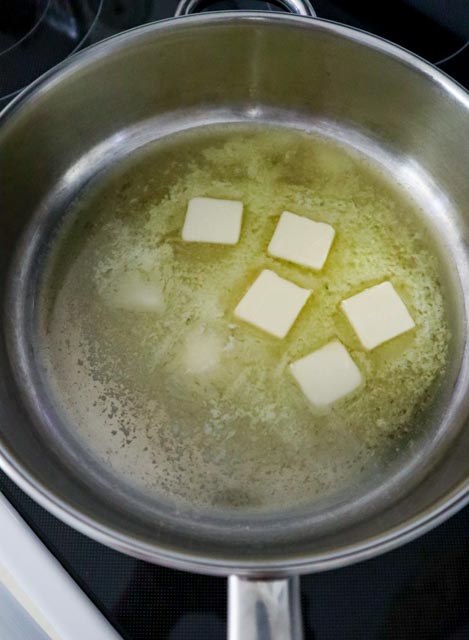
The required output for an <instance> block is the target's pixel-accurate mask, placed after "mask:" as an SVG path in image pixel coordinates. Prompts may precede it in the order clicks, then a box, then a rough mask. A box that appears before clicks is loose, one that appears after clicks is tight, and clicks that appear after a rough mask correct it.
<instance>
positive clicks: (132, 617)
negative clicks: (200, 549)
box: [0, 0, 469, 640]
mask: <svg viewBox="0 0 469 640" xmlns="http://www.w3.org/2000/svg"><path fill="white" fill-rule="evenodd" d="M176 4H177V0H81V1H79V0H77V1H76V2H74V1H72V0H21V1H20V0H5V1H4V0H1V1H0V107H1V106H3V105H5V104H7V102H8V101H9V100H10V99H11V97H12V96H13V95H14V93H15V91H16V90H17V89H19V88H21V87H22V86H24V85H26V84H28V82H30V81H32V80H33V79H34V78H35V77H37V75H39V74H40V73H42V72H43V71H45V70H46V69H47V68H49V67H50V66H53V65H54V64H56V63H57V62H59V61H60V60H61V59H63V58H65V57H67V56H68V55H69V54H70V53H72V52H73V51H74V50H76V49H80V48H83V47H84V46H86V45H87V44H90V43H93V42H97V41H99V40H101V39H102V38H104V37H107V36H108V35H112V34H114V33H118V32H119V31H122V30H125V29H128V28H131V27H134V26H137V25H139V24H143V23H146V22H151V21H153V20H160V19H164V18H169V17H171V16H172V15H173V14H174V10H175V7H176ZM216 4H217V8H225V9H235V8H239V7H242V8H252V9H256V8H265V7H266V3H261V4H259V3H258V2H255V1H252V0H251V1H248V2H241V1H240V0H223V1H222V2H217V3H216ZM312 4H313V6H314V8H315V9H316V12H317V14H318V16H319V17H322V18H328V19H331V20H336V21H338V22H343V23H345V24H349V25H352V26H355V27H359V28H362V29H365V30H367V31H370V32H372V33H375V34H377V35H380V36H383V37H385V38H388V39H389V40H391V41H393V42H396V43H398V44H400V45H402V46H404V47H406V48H408V49H410V50H411V51H414V52H416V53H418V54H419V55H421V56H422V57H423V58H426V59H427V60H429V61H430V62H433V63H437V62H439V61H441V60H445V59H446V58H448V59H447V60H446V61H443V62H440V65H439V66H440V68H441V69H443V70H444V71H445V72H446V73H448V74H449V75H450V76H452V77H453V78H455V79H456V80H457V81H458V82H460V83H461V84H462V85H464V86H466V87H468V88H469V46H468V47H465V48H464V45H465V43H466V42H467V41H468V39H469V1H468V0H381V1H380V2H365V1H364V0H312ZM271 7H272V5H271ZM461 49H462V50H461ZM458 50H461V51H460V52H459V53H457V55H453V54H455V53H456V52H457V51H458ZM0 490H1V491H2V492H3V493H4V494H5V496H6V497H7V498H8V499H9V500H10V501H11V502H12V503H13V505H14V506H15V507H16V509H17V510H18V511H19V512H20V514H21V515H22V516H23V517H24V518H25V520H26V521H27V522H28V523H29V525H30V526H31V527H32V528H33V529H34V531H35V532H36V533H37V534H38V535H39V537H40V538H41V539H42V540H43V542H45V544H46V545H47V546H48V547H49V549H50V550H51V551H52V552H53V553H54V555H55V556H56V557H57V558H58V559H59V561H60V562H61V563H62V564H63V566H64V567H65V568H66V569H67V571H69V573H70V574H71V575H72V577H73V578H74V579H75V580H76V581H77V582H78V583H79V585H80V586H81V587H82V588H83V589H84V591H85V592H86V593H87V594H88V595H89V597H90V598H91V599H92V600H93V601H94V602H95V604H96V605H97V606H98V607H99V608H100V609H101V611H102V612H103V613H104V614H105V615H106V617H107V618H108V619H109V620H110V622H111V623H112V624H113V625H114V626H115V627H116V628H117V629H118V631H119V632H120V633H121V635H122V636H123V638H125V639H126V640H166V639H167V640H214V639H216V640H220V639H223V638H225V637H226V631H225V627H226V613H227V611H226V581H225V580H224V579H221V578H213V577H209V576H199V575H194V574H188V573H183V572H180V571H175V570H171V569H166V568H163V567H159V566H155V565H151V564H148V563H145V562H142V561H137V560H134V559H133V558H130V557H127V556H124V555H122V554H120V553H118V552H116V551H112V550H110V549H108V548H106V547H103V546H102V545H100V544H98V543H97V542H94V541H92V540H90V539H89V538H87V537H85V536H83V535H82V534H80V533H78V532H76V531H74V530H73V529H71V528H70V527H68V526H67V525H65V524H63V523H62V522H60V521H59V520H57V519H56V518H54V517H53V516H51V515H50V514H49V513H48V512H46V511H44V510H43V509H42V508H41V507H39V506H38V505H37V504H35V503H34V502H33V501H32V500H31V499H30V498H28V497H27V496H26V495H25V494H24V493H22V492H21V491H20V490H19V489H18V488H17V487H16V486H15V485H14V484H13V483H12V482H11V481H10V480H9V479H8V478H7V477H6V476H5V475H3V474H1V473H0ZM301 595H302V605H303V617H304V625H305V637H306V638H307V640H313V639H314V640H407V638H409V639H410V638H412V639H413V640H469V507H468V508H466V509H464V510H463V511H461V512H460V513H459V514H457V515H456V516H454V517H453V518H451V519H450V520H449V521H448V522H446V523H445V524H443V525H441V526H439V527H438V528H437V529H435V530H433V531H432V532H430V533H428V534H426V535H425V536H423V537H421V538H420V539H419V540H416V541H414V542H412V543H409V544H407V545H405V546H404V547H401V548H400V549H397V550H395V551H392V552H390V553H387V554H385V555H383V556H380V557H378V558H375V559H372V560H368V561H366V562H362V563H360V564H357V565H354V566H352V567H346V568H343V569H338V570H334V571H329V572H326V573H322V574H315V575H311V576H305V577H303V578H302V579H301ZM2 640H3V639H2ZM4 640H7V639H4ZM25 640H27V638H25ZM84 640H99V639H91V638H90V639H84Z"/></svg>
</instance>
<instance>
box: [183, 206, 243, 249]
mask: <svg viewBox="0 0 469 640" xmlns="http://www.w3.org/2000/svg"><path fill="white" fill-rule="evenodd" d="M242 216H243V203H242V202H238V201H237V200H218V199H216V198H192V200H189V205H188V207H187V213H186V219H185V221H184V227H183V229H182V239H183V240H186V242H213V243H216V244H236V243H237V242H238V240H239V235H240V233H241V219H242Z"/></svg>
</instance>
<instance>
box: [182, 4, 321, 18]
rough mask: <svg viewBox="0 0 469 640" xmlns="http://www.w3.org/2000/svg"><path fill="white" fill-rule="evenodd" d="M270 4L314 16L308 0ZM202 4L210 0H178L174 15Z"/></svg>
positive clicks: (192, 10) (187, 13)
mask: <svg viewBox="0 0 469 640" xmlns="http://www.w3.org/2000/svg"><path fill="white" fill-rule="evenodd" d="M272 4H276V5H278V6H280V7H283V8H284V9H286V10H287V11H289V12H290V13H296V14H298V15H300V16H309V17H310V18H315V17H316V12H315V10H314V9H313V7H312V6H311V4H310V2H309V0H274V1H273V2H272ZM202 5H210V0H179V4H178V5H177V7H176V12H175V14H174V15H175V16H176V17H178V16H188V15H189V14H191V13H197V11H198V10H199V9H200V8H201V7H202Z"/></svg>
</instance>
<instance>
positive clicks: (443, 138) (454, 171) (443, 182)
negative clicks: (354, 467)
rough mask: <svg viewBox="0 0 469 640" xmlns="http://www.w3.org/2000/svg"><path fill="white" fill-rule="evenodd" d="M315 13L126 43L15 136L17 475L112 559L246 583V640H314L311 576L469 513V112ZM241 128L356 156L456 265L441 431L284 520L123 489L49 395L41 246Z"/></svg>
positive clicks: (26, 110)
mask: <svg viewBox="0 0 469 640" xmlns="http://www.w3.org/2000/svg"><path fill="white" fill-rule="evenodd" d="M298 1H299V0H295V1H294V0H289V1H288V2H286V5H287V6H288V7H289V8H290V9H291V10H292V11H295V12H296V13H302V14H303V15H302V16H301V15H286V14H273V13H245V12H230V13H215V14H201V15H198V16H191V17H181V18H176V19H171V20H167V21H164V22H160V23H156V24H150V25H147V26H143V27H141V28H138V29H135V30H132V31H129V32H126V33H123V34H121V35H118V36H116V37H113V38H110V39H108V40H106V41H104V42H102V43H100V44H98V45H97V46H94V47H91V48H89V49H87V50H85V51H84V52H82V53H80V54H78V55H76V56H73V57H72V58H70V59H69V60H67V61H66V62H64V63H63V64H61V65H59V66H58V67H57V68H55V69H54V70H53V71H51V72H50V73H48V74H46V75H45V76H43V77H42V78H40V79H39V80H38V81H36V82H35V83H34V84H33V85H32V86H30V87H29V88H28V89H26V90H25V91H24V92H23V93H22V94H21V95H20V96H19V97H18V98H17V99H16V100H15V101H13V103H11V104H10V105H9V107H8V108H7V109H6V110H5V111H4V112H3V114H2V116H1V120H0V153H1V155H0V192H1V193H0V198H1V199H0V206H1V216H0V247H1V251H0V278H1V284H0V292H1V296H2V306H3V313H4V320H3V323H2V329H1V341H0V465H1V467H2V469H3V470H4V471H5V472H6V473H7V474H8V475H9V476H10V477H11V478H12V479H13V480H14V481H15V482H16V483H17V484H18V485H19V486H20V487H21V488H22V489H23V490H24V491H26V492H27V493H28V494H29V495H31V496H32V497H33V498H34V499H35V500H37V501H38V502H39V503H40V504H41V505H42V506H44V507H45V508H46V509H48V510H49V511H51V512H52V513H53V514H55V515H56V516H58V517H59V518H61V519H62V520H64V521H65V522H67V523H68V524H70V525H71V526H73V527H75V528H77V529H79V530H80V531H82V532H84V533H85V534H87V535H89V536H91V537H93V538H95V539H96V540H98V541H100V542H102V543H104V544H107V545H109V546H111V547H113V548H115V549H118V550H120V551H123V552H125V553H128V554H130V555H133V556H135V557H138V558H143V559H145V560H148V561H151V562H156V563H161V564H166V565H169V566H172V567H177V568H181V569H187V570H191V571H199V572H207V573H213V574H222V575H229V576H231V577H230V595H229V631H230V638H231V639H232V640H234V639H236V638H243V640H249V639H254V638H271V639H273V638H282V639H286V638H289V637H299V636H300V634H301V622H300V620H301V618H300V615H299V600H298V578H297V576H298V575H299V574H301V573H306V572H313V571H321V570H324V569H328V568H331V567H338V566H341V565H345V564H347V563H351V562H356V561H358V560H364V559H366V558H369V557H371V556H373V555H376V554H378V553H382V552H384V551H386V550H389V549H392V548H393V547H395V546H397V545H399V544H402V543H404V542H406V541H408V540H410V539H412V538H414V537H416V536H417V535H420V534H421V533H423V532H424V531H427V530H428V529H429V528H431V527H433V526H435V525H437V524H438V523H440V522H441V521H443V520H444V519H445V518H448V517H449V516H450V515H451V514H453V513H454V512H455V511H456V510H457V509H460V508H461V507H462V506H463V505H464V504H465V503H466V502H467V501H468V497H469V428H468V426H467V422H466V419H467V415H468V409H469V394H468V384H469V344H468V341H467V335H468V317H469V248H468V247H469V244H468V243H469V179H468V177H469V173H468V172H469V96H468V94H467V93H466V92H465V91H464V90H463V89H462V88H461V87H460V86H458V85H457V84H456V83H455V82H453V81H452V80H451V79H449V78H448V77H447V76H445V75H444V74H443V73H441V72H440V71H438V70H437V69H436V68H434V67H432V66H431V65H429V64H427V63H426V62H424V61H423V60H421V59H419V58H418V57H416V56H414V55H412V54H410V53H409V52H407V51H405V50H403V49H400V48H399V47H397V46H394V45H392V44H390V43H389V42H386V41H384V40H381V39H379V38H376V37H373V36H370V35H368V34H366V33H363V32H361V31H357V30H354V29H351V28H348V27H344V26H341V25H339V24H335V23H332V22H327V21H322V20H317V19H314V18H312V17H311V16H312V15H313V12H312V10H311V8H310V7H308V5H299V4H298ZM194 4H196V3H194V2H193V1H192V0H191V2H184V4H183V5H181V7H180V11H179V12H180V13H184V12H186V11H187V10H192V9H193V8H194ZM308 16H309V17H308ZM238 121H246V122H263V121H268V122H276V123H282V124H287V125H289V126H300V127H302V128H307V129H311V130H315V131H319V132H323V133H325V134H326V135H329V136H332V137H335V138H338V139H340V140H341V141H342V142H343V143H345V144H348V145H350V146H351V147H354V148H356V149H359V150H360V151H361V152H362V153H364V154H366V155H367V156H368V157H369V158H370V160H371V161H372V162H374V163H379V164H380V165H381V166H382V167H384V169H385V170H386V171H387V172H389V174H390V175H392V176H393V177H394V178H395V180H397V181H398V182H400V183H401V184H402V186H403V188H404V189H407V190H408V191H409V192H410V193H411V194H412V196H413V197H414V198H415V199H416V200H417V201H418V202H419V203H420V204H421V205H422V209H423V211H424V213H425V215H426V217H427V219H428V221H429V224H430V226H431V227H432V228H433V229H434V230H435V232H436V233H437V234H438V236H439V238H440V242H439V245H440V247H441V252H442V256H443V261H444V264H445V265H446V273H445V276H444V278H445V283H444V284H445V287H446V288H447V291H448V296H449V298H450V299H451V301H452V314H451V322H452V335H453V337H452V347H451V349H452V353H451V366H450V369H449V371H448V374H447V377H446V380H445V382H444V384H443V387H442V388H441V389H440V391H439V393H438V398H437V399H436V401H435V406H434V409H433V412H432V414H431V416H429V420H428V426H427V428H426V429H425V432H424V433H423V434H422V435H421V436H419V437H418V438H416V439H415V440H414V442H413V443H411V444H410V445H409V446H408V447H407V449H406V450H405V451H404V452H403V453H402V455H400V457H399V459H398V460H397V461H396V463H395V464H394V465H391V467H387V468H386V469H382V470H381V471H380V472H377V474H376V477H375V478H374V481H373V483H371V484H370V483H368V484H367V485H366V486H365V485H364V486H363V487H361V488H359V487H355V488H351V489H350V495H349V496H348V497H347V499H346V500H342V501H340V502H337V501H336V502H330V503H327V504H326V503H321V504H319V505H311V506H310V507H309V508H304V509H302V510H301V511H300V510H296V511H291V512H288V513H286V512H284V513H279V514H275V515H272V514H271V515H268V516H266V515H261V514H258V515H256V514H253V513H245V514H243V513H238V515H236V516H233V515H230V516H226V517H224V516H221V515H220V516H211V515H210V514H204V515H203V516H202V514H201V513H199V512H198V511H197V509H195V508H194V509H189V508H187V509H186V508H181V507H179V508H178V507H176V506H168V505H167V504H166V503H165V504H163V503H162V502H159V501H158V498H157V497H156V496H147V495H145V496H143V495H137V494H136V493H132V491H131V490H130V489H129V488H128V487H127V486H124V485H123V484H122V485H121V484H119V482H117V481H116V480H115V479H114V480H112V479H110V477H109V475H108V474H107V472H106V469H104V468H103V465H100V464H99V463H97V462H96V461H95V460H94V459H93V460H91V459H90V458H89V456H87V455H86V453H85V452H84V451H82V450H81V449H80V447H79V445H77V443H76V441H75V440H73V439H72V437H71V435H70V433H71V430H70V429H66V428H64V425H63V424H62V423H61V418H60V416H59V412H58V411H56V407H54V406H53V403H52V400H50V399H49V398H45V397H44V394H43V393H42V391H41V386H40V384H39V382H38V378H37V375H36V374H37V371H35V360H34V309H35V295H36V284H37V282H36V274H37V265H38V264H39V262H38V261H39V260H40V257H41V251H42V250H43V245H42V244H41V242H40V241H39V238H41V237H42V235H41V234H42V233H43V232H44V230H45V229H46V228H48V226H50V225H51V224H52V223H53V222H54V221H55V220H57V218H58V217H59V216H60V215H61V214H62V213H63V211H64V209H65V208H66V206H67V204H68V203H69V202H70V201H71V200H72V199H73V198H74V197H75V196H76V195H77V193H79V192H80V190H81V189H82V188H83V186H84V185H85V184H86V183H87V181H89V180H90V178H92V177H94V176H96V174H97V173H98V172H99V171H101V170H103V169H105V168H106V167H108V166H109V165H110V164H111V163H116V162H119V159H120V158H122V157H124V156H125V155H127V154H128V153H130V152H132V151H133V150H135V149H136V148H138V147H140V146H141V145H144V144H145V143H147V142H149V141H150V140H152V139H155V138H159V137H161V136H164V135H167V134H169V133H172V132H175V131H179V130H182V129H185V128H188V127H193V126H197V125H201V124H207V123H215V122H217V123H220V122H238ZM20 238H21V240H20ZM18 252H19V253H18Z"/></svg>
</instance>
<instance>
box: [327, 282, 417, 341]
mask: <svg viewBox="0 0 469 640" xmlns="http://www.w3.org/2000/svg"><path fill="white" fill-rule="evenodd" d="M340 306H341V308H342V310H343V312H344V313H345V315H346V316H347V318H348V320H349V322H350V324H351V325H352V327H353V328H354V330H355V333H356V334H357V336H358V339H359V340H360V342H361V343H362V345H363V346H364V347H365V349H368V350H371V349H374V348H375V347H377V346H378V345H380V344H383V342H387V341H388V340H391V339H392V338H395V337H396V336H400V335H401V334H402V333H405V332H406V331H409V329H413V328H414V327H415V322H414V321H413V320H412V317H411V315H410V313H409V312H408V311H407V307H406V306H405V304H404V303H403V302H402V300H401V298H400V297H399V294H398V293H397V291H396V290H395V289H394V287H393V286H392V284H391V283H390V282H382V283H381V284H378V285H376V286H375V287H370V288H369V289H365V290H364V291H362V292H360V293H357V295H355V296H352V297H351V298H347V300H343V302H341V305H340Z"/></svg>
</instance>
